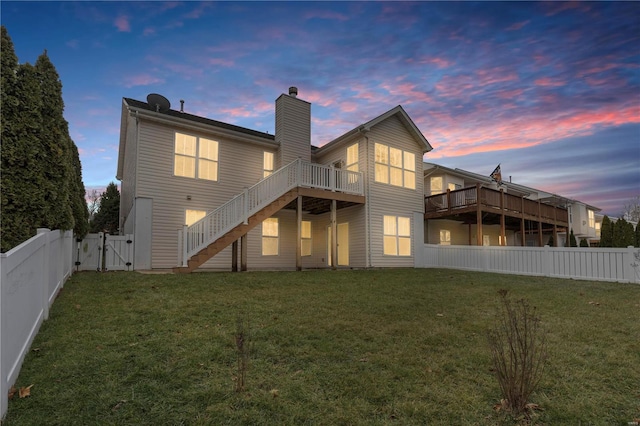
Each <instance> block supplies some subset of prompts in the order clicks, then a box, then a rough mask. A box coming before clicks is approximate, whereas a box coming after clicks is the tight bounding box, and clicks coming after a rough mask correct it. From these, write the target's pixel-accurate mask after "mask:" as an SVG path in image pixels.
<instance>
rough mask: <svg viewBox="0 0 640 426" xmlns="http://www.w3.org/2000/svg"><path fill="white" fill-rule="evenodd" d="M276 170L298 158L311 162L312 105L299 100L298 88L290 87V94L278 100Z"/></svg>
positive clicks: (281, 96)
mask: <svg viewBox="0 0 640 426" xmlns="http://www.w3.org/2000/svg"><path fill="white" fill-rule="evenodd" d="M275 138H276V142H278V143H279V144H280V148H279V149H278V153H277V154H276V162H277V164H276V168H280V167H282V166H286V165H287V164H289V163H291V162H292V161H294V160H296V159H297V158H301V159H302V160H303V161H311V104H310V103H309V102H307V101H303V100H302V99H298V88H297V87H290V88H289V94H288V95H287V94H284V93H283V94H282V95H280V96H279V97H278V99H276V135H275Z"/></svg>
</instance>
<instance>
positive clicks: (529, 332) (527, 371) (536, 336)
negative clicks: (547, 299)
mask: <svg viewBox="0 0 640 426" xmlns="http://www.w3.org/2000/svg"><path fill="white" fill-rule="evenodd" d="M498 293H499V294H500V299H501V300H500V302H501V309H500V311H499V314H498V316H497V321H496V325H495V327H494V328H493V329H491V330H489V332H488V342H489V349H490V350H491V358H492V361H493V368H494V371H495V374H496V378H497V379H498V383H499V385H500V390H501V391H502V397H503V401H502V405H503V406H504V408H506V409H508V410H510V411H511V412H512V413H513V414H514V415H520V414H525V415H527V414H528V413H527V410H528V408H529V406H532V407H533V406H534V404H527V401H528V400H529V397H530V396H531V394H532V393H533V391H534V390H535V389H536V387H537V386H538V384H539V383H540V378H541V377H542V373H543V371H544V366H545V364H546V361H547V357H548V354H547V347H546V332H545V330H543V329H542V328H541V326H540V317H539V316H538V315H537V313H536V308H535V307H531V306H530V305H529V303H528V302H527V301H526V300H525V299H519V300H516V301H512V300H511V299H510V298H509V297H508V296H507V293H508V291H507V290H500V291H499V292H498Z"/></svg>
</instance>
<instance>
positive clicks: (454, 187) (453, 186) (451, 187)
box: [447, 183, 462, 191]
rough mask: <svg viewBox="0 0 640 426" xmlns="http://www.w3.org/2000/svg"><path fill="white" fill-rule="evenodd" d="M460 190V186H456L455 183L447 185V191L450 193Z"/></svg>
mask: <svg viewBox="0 0 640 426" xmlns="http://www.w3.org/2000/svg"><path fill="white" fill-rule="evenodd" d="M460 188H462V185H458V184H457V183H448V184H447V189H449V190H450V191H455V190H456V189H460Z"/></svg>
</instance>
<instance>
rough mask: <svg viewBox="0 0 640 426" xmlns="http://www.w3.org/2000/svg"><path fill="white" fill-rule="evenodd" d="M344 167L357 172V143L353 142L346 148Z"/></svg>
mask: <svg viewBox="0 0 640 426" xmlns="http://www.w3.org/2000/svg"><path fill="white" fill-rule="evenodd" d="M346 169H347V170H351V171H352V172H357V171H359V170H358V144H357V143H354V144H353V145H351V146H350V147H349V148H347V164H346Z"/></svg>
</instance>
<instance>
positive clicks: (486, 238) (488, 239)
mask: <svg viewBox="0 0 640 426" xmlns="http://www.w3.org/2000/svg"><path fill="white" fill-rule="evenodd" d="M482 245H483V246H490V245H491V236H489V235H483V236H482Z"/></svg>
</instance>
